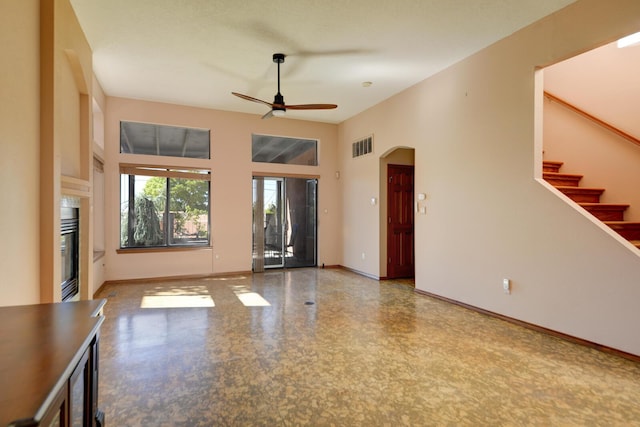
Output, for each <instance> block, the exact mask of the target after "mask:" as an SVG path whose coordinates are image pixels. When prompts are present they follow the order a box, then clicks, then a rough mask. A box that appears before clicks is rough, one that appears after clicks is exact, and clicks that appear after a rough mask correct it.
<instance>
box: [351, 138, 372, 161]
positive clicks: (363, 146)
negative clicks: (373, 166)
mask: <svg viewBox="0 0 640 427" xmlns="http://www.w3.org/2000/svg"><path fill="white" fill-rule="evenodd" d="M352 149H353V152H352V157H353V158H356V157H360V156H364V155H365V154H369V153H371V152H373V136H367V137H366V138H362V139H360V140H358V141H356V142H354V143H353V145H352Z"/></svg>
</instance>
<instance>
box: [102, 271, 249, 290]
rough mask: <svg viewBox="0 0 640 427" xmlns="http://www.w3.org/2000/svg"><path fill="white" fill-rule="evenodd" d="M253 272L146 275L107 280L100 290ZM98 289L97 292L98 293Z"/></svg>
mask: <svg viewBox="0 0 640 427" xmlns="http://www.w3.org/2000/svg"><path fill="white" fill-rule="evenodd" d="M251 274H253V273H252V272H251V271H234V272H228V273H215V274H188V275H182V276H162V277H146V278H141V279H120V280H107V281H105V282H104V283H103V284H102V286H100V288H99V289H98V291H100V290H101V289H102V288H103V287H105V286H107V285H128V284H135V283H155V282H170V281H177V280H192V279H208V278H216V277H234V276H246V275H251ZM98 291H96V294H97V293H98Z"/></svg>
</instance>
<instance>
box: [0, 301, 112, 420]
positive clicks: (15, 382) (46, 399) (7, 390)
mask: <svg viewBox="0 0 640 427" xmlns="http://www.w3.org/2000/svg"><path fill="white" fill-rule="evenodd" d="M105 303H106V300H103V299H100V300H90V301H76V302H63V303H56V304H37V305H23V306H12V307H0V426H7V425H10V424H11V423H12V422H14V421H16V420H19V419H34V420H36V421H39V420H40V418H41V417H42V416H43V415H44V412H45V411H46V409H47V408H48V406H49V405H50V404H51V401H52V400H53V399H54V398H55V397H56V394H57V393H58V391H59V390H60V389H61V388H62V387H63V386H64V384H65V382H66V381H67V379H68V378H69V376H70V375H71V372H72V371H73V369H74V368H75V366H76V365H77V363H78V361H79V360H80V358H81V357H82V355H83V353H84V351H85V350H86V348H87V347H88V346H89V344H90V342H91V340H92V339H93V337H94V336H95V335H96V333H97V332H98V329H99V328H100V325H101V324H102V322H103V321H104V317H102V316H99V317H96V316H97V315H98V313H99V312H100V310H102V307H103V306H104V304H105Z"/></svg>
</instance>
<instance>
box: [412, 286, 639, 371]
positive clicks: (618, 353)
mask: <svg viewBox="0 0 640 427" xmlns="http://www.w3.org/2000/svg"><path fill="white" fill-rule="evenodd" d="M414 292H416V293H417V294H420V295H424V296H426V297H431V298H435V299H438V300H441V301H444V302H448V303H450V304H454V305H457V306H459V307H463V308H466V309H468V310H471V311H475V312H477V313H482V314H485V315H487V316H491V317H495V318H497V319H500V320H504V321H505V322H509V323H512V324H514V325H518V326H522V327H523V328H527V329H531V330H533V331H537V332H541V333H543V334H547V335H551V336H553V337H556V338H560V339H563V340H565V341H569V342H572V343H574V344H579V345H582V346H585V347H589V348H592V349H594V350H598V351H602V352H603V353H608V354H613V355H616V356H620V357H623V358H625V359H629V360H632V361H634V362H640V356H638V355H636V354H633V353H627V352H626V351H622V350H618V349H615V348H612V347H608V346H605V345H602V344H598V343H595V342H592V341H588V340H585V339H582V338H578V337H574V336H573V335H568V334H565V333H562V332H558V331H554V330H553V329H548V328H545V327H543V326H538V325H536V324H533V323H529V322H525V321H523V320H519V319H515V318H513V317H509V316H505V315H503V314H498V313H495V312H493V311H489V310H485V309H483V308H479V307H476V306H473V305H469V304H465V303H463V302H460V301H456V300H454V299H450V298H447V297H443V296H440V295H436V294H432V293H431V292H427V291H423V290H420V289H415V290H414Z"/></svg>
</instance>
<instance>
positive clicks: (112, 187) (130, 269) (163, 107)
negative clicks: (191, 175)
mask: <svg viewBox="0 0 640 427" xmlns="http://www.w3.org/2000/svg"><path fill="white" fill-rule="evenodd" d="M260 117H261V116H259V115H252V114H240V113H232V112H224V111H216V110H208V109H201V108H191V107H183V106H177V105H169V104H161V103H150V102H143V101H135V100H127V99H121V98H107V109H106V112H105V134H106V137H105V158H106V170H105V191H106V204H107V212H106V216H105V221H106V239H105V240H106V257H105V264H106V267H105V268H106V270H105V271H106V280H121V279H132V278H147V277H166V276H180V275H194V274H195V275H200V274H221V273H230V272H241V271H242V272H246V271H250V270H251V265H252V259H251V251H252V234H251V233H252V232H251V230H252V176H253V175H252V174H253V173H254V172H259V173H269V174H273V175H275V176H277V175H279V174H298V175H305V176H316V175H319V176H320V178H319V184H318V189H319V195H318V216H319V218H318V236H319V237H318V264H319V265H322V264H323V263H324V264H326V265H337V264H340V234H339V204H338V203H339V201H338V180H337V179H336V177H335V171H336V170H337V166H336V161H335V159H336V155H337V154H336V149H337V126H336V125H332V124H323V123H316V122H308V121H301V120H290V119H289V120H287V119H278V118H272V119H269V120H261V118H260ZM123 120H124V121H138V122H146V123H158V124H167V125H175V126H187V127H196V128H204V129H210V130H211V153H212V159H211V160H201V159H182V158H166V159H160V158H158V157H155V156H139V155H130V154H120V153H119V150H120V145H119V144H120V142H119V141H120V140H119V135H120V130H119V129H120V128H119V123H120V121H123ZM252 133H260V134H268V135H279V136H290V137H300V138H314V139H318V140H319V141H320V147H319V163H320V166H318V167H314V166H300V165H275V164H274V165H270V164H261V163H252V162H251V134H252ZM160 161H163V162H167V163H168V164H169V165H172V166H191V167H202V168H210V169H211V171H212V181H211V202H212V209H211V222H212V224H211V238H212V243H213V250H211V249H202V250H195V251H188V252H163V253H144V254H141V253H128V254H117V253H116V250H117V248H118V247H119V236H120V230H119V226H120V217H119V208H118V207H119V205H120V199H119V194H120V193H119V192H120V181H119V173H118V165H119V163H121V162H122V163H144V162H148V163H151V164H158V162H160Z"/></svg>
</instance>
